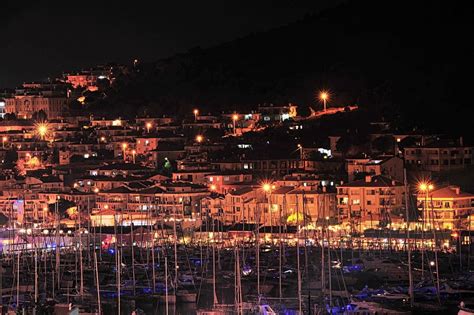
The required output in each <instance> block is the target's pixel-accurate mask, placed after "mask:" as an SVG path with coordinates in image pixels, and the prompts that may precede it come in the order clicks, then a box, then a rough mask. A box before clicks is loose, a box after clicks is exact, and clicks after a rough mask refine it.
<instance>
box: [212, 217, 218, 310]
mask: <svg viewBox="0 0 474 315" xmlns="http://www.w3.org/2000/svg"><path fill="white" fill-rule="evenodd" d="M214 233H215V232H214V220H213V221H212V236H213V237H214V236H215V234H214ZM212 292H213V298H214V307H215V306H216V304H218V303H219V301H218V299H217V292H216V243H215V240H213V242H212Z"/></svg>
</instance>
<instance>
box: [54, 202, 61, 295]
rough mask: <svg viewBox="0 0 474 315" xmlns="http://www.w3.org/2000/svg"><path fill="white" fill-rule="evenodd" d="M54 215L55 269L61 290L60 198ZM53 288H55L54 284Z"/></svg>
mask: <svg viewBox="0 0 474 315" xmlns="http://www.w3.org/2000/svg"><path fill="white" fill-rule="evenodd" d="M54 210H55V211H54V215H55V217H56V220H55V221H56V235H55V238H56V248H55V252H56V267H55V272H56V279H57V288H58V290H59V287H60V283H61V282H60V279H59V273H60V268H61V267H60V266H61V257H60V253H59V247H60V245H61V244H60V239H59V196H58V198H56V203H55V207H54ZM53 286H54V283H53Z"/></svg>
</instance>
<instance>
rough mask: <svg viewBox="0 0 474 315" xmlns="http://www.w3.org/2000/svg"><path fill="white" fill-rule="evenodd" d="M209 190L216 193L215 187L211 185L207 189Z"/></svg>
mask: <svg viewBox="0 0 474 315" xmlns="http://www.w3.org/2000/svg"><path fill="white" fill-rule="evenodd" d="M209 189H210V190H211V191H216V189H217V186H216V185H214V184H212V185H211V186H210V187H209Z"/></svg>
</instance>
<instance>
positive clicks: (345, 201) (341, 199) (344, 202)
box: [339, 197, 474, 205]
mask: <svg viewBox="0 0 474 315" xmlns="http://www.w3.org/2000/svg"><path fill="white" fill-rule="evenodd" d="M473 202H474V201H473ZM347 203H348V198H347V197H344V198H339V204H340V205H347Z"/></svg>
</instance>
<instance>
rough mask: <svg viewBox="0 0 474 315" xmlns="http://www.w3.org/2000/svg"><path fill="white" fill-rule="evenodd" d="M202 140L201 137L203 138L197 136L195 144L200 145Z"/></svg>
mask: <svg viewBox="0 0 474 315" xmlns="http://www.w3.org/2000/svg"><path fill="white" fill-rule="evenodd" d="M203 140H204V137H203V136H201V135H197V136H196V142H197V143H201V142H202V141H203Z"/></svg>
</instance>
